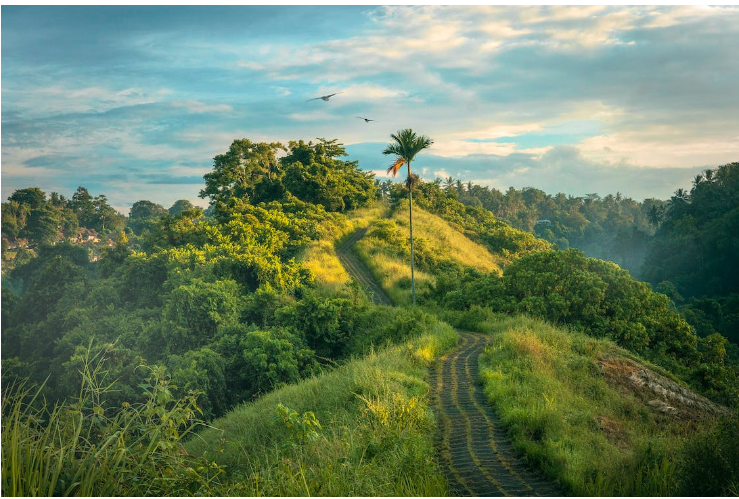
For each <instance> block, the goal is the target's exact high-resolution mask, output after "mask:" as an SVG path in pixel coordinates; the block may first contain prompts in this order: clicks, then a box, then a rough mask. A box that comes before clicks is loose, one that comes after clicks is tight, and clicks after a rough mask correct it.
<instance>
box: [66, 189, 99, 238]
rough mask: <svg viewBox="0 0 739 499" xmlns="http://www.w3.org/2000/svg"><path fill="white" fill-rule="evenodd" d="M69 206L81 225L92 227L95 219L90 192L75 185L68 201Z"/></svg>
mask: <svg viewBox="0 0 739 499" xmlns="http://www.w3.org/2000/svg"><path fill="white" fill-rule="evenodd" d="M69 207H70V208H72V210H73V211H74V213H75V215H77V220H78V221H79V223H80V225H81V226H82V227H86V228H92V227H93V224H94V221H95V205H94V204H93V202H92V196H91V195H90V192H89V191H88V190H87V189H86V188H84V187H82V186H79V187H77V191H75V193H74V194H72V199H71V200H70V201H69Z"/></svg>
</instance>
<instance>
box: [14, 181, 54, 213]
mask: <svg viewBox="0 0 739 499" xmlns="http://www.w3.org/2000/svg"><path fill="white" fill-rule="evenodd" d="M9 200H10V201H17V202H19V203H20V204H25V205H27V206H28V207H29V208H31V209H32V210H33V209H36V208H40V207H41V206H42V205H44V204H45V203H46V194H44V192H43V191H42V190H41V189H39V188H38V187H27V188H25V189H18V190H17V191H15V192H14V193H13V194H12V195H11V196H10V198H9Z"/></svg>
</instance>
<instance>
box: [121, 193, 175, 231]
mask: <svg viewBox="0 0 739 499" xmlns="http://www.w3.org/2000/svg"><path fill="white" fill-rule="evenodd" d="M168 213H169V212H168V211H167V210H166V208H164V206H162V205H159V204H157V203H153V202H151V201H148V200H146V199H142V200H141V201H136V202H135V203H133V206H131V211H130V212H129V214H128V218H129V220H128V226H129V227H131V230H133V231H134V233H135V234H136V235H141V232H142V231H143V230H144V229H145V228H147V227H148V226H149V225H150V224H149V222H150V221H151V220H154V219H156V218H159V217H162V216H164V215H167V214H168Z"/></svg>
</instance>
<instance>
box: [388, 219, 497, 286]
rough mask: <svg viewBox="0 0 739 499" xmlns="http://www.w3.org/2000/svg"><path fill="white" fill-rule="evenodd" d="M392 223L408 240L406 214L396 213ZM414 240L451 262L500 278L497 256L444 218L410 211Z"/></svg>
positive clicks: (408, 231) (408, 232) (408, 230)
mask: <svg viewBox="0 0 739 499" xmlns="http://www.w3.org/2000/svg"><path fill="white" fill-rule="evenodd" d="M392 219H393V220H394V221H395V223H396V224H397V226H398V227H399V228H400V229H401V230H402V231H403V234H404V235H405V236H406V237H410V229H409V227H408V216H407V210H405V211H404V210H402V209H398V210H395V212H394V213H393V217H392ZM413 234H414V237H419V238H423V239H425V240H426V241H428V244H429V246H430V247H431V248H432V249H433V250H437V251H440V252H442V253H443V254H445V255H446V256H448V257H449V258H451V259H452V260H454V261H456V262H458V263H461V264H462V265H466V266H468V267H472V268H474V269H476V270H479V271H480V272H486V273H488V272H496V273H499V274H502V269H501V262H502V260H501V259H500V257H499V256H498V255H495V254H493V253H491V252H490V251H489V250H488V249H487V248H486V247H485V246H483V245H482V244H479V243H476V242H474V241H472V240H471V239H470V238H468V237H467V236H466V235H465V234H464V229H463V228H461V227H459V226H455V224H452V223H450V222H447V221H446V220H444V219H443V218H441V217H439V216H437V215H434V214H433V213H429V212H428V211H425V210H423V209H420V208H416V207H414V209H413Z"/></svg>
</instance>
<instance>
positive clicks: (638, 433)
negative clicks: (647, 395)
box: [481, 317, 710, 496]
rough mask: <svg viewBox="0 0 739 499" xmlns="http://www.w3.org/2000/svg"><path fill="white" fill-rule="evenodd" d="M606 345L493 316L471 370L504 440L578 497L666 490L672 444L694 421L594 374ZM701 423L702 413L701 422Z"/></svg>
mask: <svg viewBox="0 0 739 499" xmlns="http://www.w3.org/2000/svg"><path fill="white" fill-rule="evenodd" d="M605 357H608V358H619V357H633V356H632V355H631V354H629V353H628V352H626V351H625V350H622V349H621V348H619V347H617V346H616V345H615V344H613V343H611V342H609V341H605V340H599V339H594V338H592V337H589V336H586V335H584V334H580V333H573V332H570V331H566V330H564V329H561V328H556V327H553V326H551V325H549V324H547V323H545V322H542V321H538V320H533V319H529V318H526V317H516V318H508V319H503V320H500V321H498V322H497V325H496V326H495V328H494V330H493V339H492V344H491V346H490V347H488V348H487V349H486V351H485V354H484V356H483V357H482V359H481V366H482V369H481V378H482V381H483V384H484V387H485V388H484V390H485V394H486V396H487V398H488V399H489V400H490V401H491V403H492V404H493V405H494V406H495V408H496V410H497V411H498V413H499V414H500V416H501V418H502V420H503V423H504V424H505V425H506V427H507V428H508V430H509V433H510V435H511V437H512V438H513V441H514V444H515V445H516V447H517V448H518V449H520V450H521V451H523V452H524V453H525V454H526V456H527V458H528V459H529V461H530V462H531V463H532V464H534V465H535V466H538V467H539V468H541V469H542V470H543V471H544V472H545V473H546V474H548V475H549V476H550V477H552V478H558V479H559V480H560V483H562V484H563V485H564V486H565V487H566V488H568V489H569V490H570V491H571V492H573V493H574V494H575V495H580V496H614V495H615V496H631V495H637V496H673V495H679V493H680V491H681V481H680V470H681V467H682V457H681V456H682V449H683V446H684V444H685V442H686V440H687V439H688V438H689V437H690V436H691V435H692V434H693V433H694V432H695V431H696V428H699V427H700V426H701V424H700V423H697V422H694V423H693V424H690V423H686V422H685V421H678V420H671V419H670V418H667V417H664V416H660V415H659V414H656V413H655V412H654V411H653V410H652V409H650V408H649V406H648V405H646V404H644V402H643V401H641V400H639V399H637V398H636V397H635V396H634V395H633V394H630V393H628V390H625V389H619V387H618V386H614V385H613V384H610V383H608V382H607V381H606V379H604V377H603V376H602V375H601V371H600V367H599V365H598V364H597V361H598V360H599V359H603V358H605ZM706 423H708V424H710V421H706Z"/></svg>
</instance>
